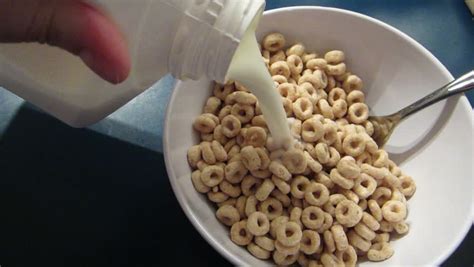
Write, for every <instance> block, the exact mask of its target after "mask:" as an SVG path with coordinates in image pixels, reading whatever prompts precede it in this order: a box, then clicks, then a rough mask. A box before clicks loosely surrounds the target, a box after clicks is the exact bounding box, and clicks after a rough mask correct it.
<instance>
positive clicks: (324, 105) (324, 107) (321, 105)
mask: <svg viewBox="0 0 474 267" xmlns="http://www.w3.org/2000/svg"><path fill="white" fill-rule="evenodd" d="M317 107H318V109H319V112H320V113H321V114H322V115H323V116H324V117H325V118H328V119H331V120H332V119H334V113H333V111H332V108H331V106H330V105H329V103H328V101H327V100H326V99H324V98H323V99H320V100H319V101H318V105H317Z"/></svg>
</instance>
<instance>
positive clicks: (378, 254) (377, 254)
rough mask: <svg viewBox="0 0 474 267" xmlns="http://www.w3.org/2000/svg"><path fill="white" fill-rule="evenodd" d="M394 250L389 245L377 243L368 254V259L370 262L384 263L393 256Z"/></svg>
mask: <svg viewBox="0 0 474 267" xmlns="http://www.w3.org/2000/svg"><path fill="white" fill-rule="evenodd" d="M393 252H394V251H393V248H392V247H391V246H390V244H389V243H386V242H383V243H375V244H373V245H372V246H371V247H370V249H369V251H368V252H367V258H368V259H369V260H370V261H384V260H386V259H388V258H390V257H392V255H393Z"/></svg>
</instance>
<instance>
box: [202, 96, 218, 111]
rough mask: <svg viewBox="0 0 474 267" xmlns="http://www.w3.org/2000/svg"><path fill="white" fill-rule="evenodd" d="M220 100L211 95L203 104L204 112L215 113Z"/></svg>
mask: <svg viewBox="0 0 474 267" xmlns="http://www.w3.org/2000/svg"><path fill="white" fill-rule="evenodd" d="M221 103H222V101H221V100H220V99H219V98H217V97H215V96H211V97H209V98H208V99H207V101H206V105H205V106H204V113H211V114H214V115H216V114H217V112H218V111H219V108H220V106H221Z"/></svg>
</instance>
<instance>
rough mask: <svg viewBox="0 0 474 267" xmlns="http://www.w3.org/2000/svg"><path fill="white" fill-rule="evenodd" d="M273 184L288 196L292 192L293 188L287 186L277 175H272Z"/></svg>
mask: <svg viewBox="0 0 474 267" xmlns="http://www.w3.org/2000/svg"><path fill="white" fill-rule="evenodd" d="M272 182H273V184H275V187H276V188H278V190H279V191H281V192H282V193H283V194H285V195H286V194H288V193H290V191H291V186H290V185H289V184H287V183H286V182H285V181H283V180H282V179H280V178H278V177H277V176H275V175H272Z"/></svg>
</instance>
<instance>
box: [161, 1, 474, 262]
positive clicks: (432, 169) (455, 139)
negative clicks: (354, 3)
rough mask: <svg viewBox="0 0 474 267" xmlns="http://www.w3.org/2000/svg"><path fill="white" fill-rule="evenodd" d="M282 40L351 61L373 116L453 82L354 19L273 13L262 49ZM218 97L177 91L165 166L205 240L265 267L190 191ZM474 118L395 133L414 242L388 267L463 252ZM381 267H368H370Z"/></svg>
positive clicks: (459, 111)
mask: <svg viewBox="0 0 474 267" xmlns="http://www.w3.org/2000/svg"><path fill="white" fill-rule="evenodd" d="M272 31H279V32H282V33H283V34H285V36H286V37H287V40H288V43H289V44H292V43H294V42H296V41H299V42H302V43H303V44H305V46H306V48H307V50H308V51H315V52H317V53H320V54H322V53H324V52H325V51H328V50H332V49H339V50H343V51H345V52H346V64H347V65H348V68H349V70H350V71H351V72H353V73H355V74H357V75H358V76H360V77H361V78H362V80H363V81H364V84H365V86H364V91H365V93H366V101H367V103H368V105H369V106H370V107H371V112H372V113H374V114H380V115H383V114H388V113H391V112H393V111H396V110H398V109H399V108H402V107H404V106H406V105H408V104H410V103H411V102H413V101H415V100H417V99H418V98H420V97H422V96H425V95H427V94H428V93H429V92H431V91H433V90H434V89H436V88H439V87H440V86H441V85H443V84H445V83H447V82H449V81H450V80H452V76H451V75H450V74H449V72H448V71H447V70H446V69H445V67H443V66H442V65H441V64H440V63H439V62H438V60H437V59H436V58H434V57H433V56H432V55H431V54H430V53H429V52H428V51H427V50H426V49H424V48H423V47H422V46H421V45H419V44H417V43H416V42H415V41H413V40H412V39H411V38H409V37H408V36H406V35H404V34H403V33H401V32H399V31H398V30H395V29H394V28H392V27H390V26H387V25H386V24H383V23H381V22H379V21H377V20H374V19H371V18H369V17H367V16H363V15H360V14H356V13H353V12H348V11H343V10H339V9H331V8H321V7H296V8H285V9H280V10H273V11H269V12H266V13H265V15H264V17H263V19H262V21H261V23H260V25H259V28H258V33H257V35H258V37H259V39H260V38H261V37H262V36H264V35H265V34H266V33H269V32H272ZM210 95H211V82H210V81H209V80H206V79H201V80H199V81H185V82H179V83H178V84H177V86H176V88H175V90H174V93H173V97H172V100H171V102H170V103H169V107H168V114H167V121H166V126H165V137H164V142H163V143H164V145H165V153H166V163H167V169H168V173H169V177H170V179H171V184H172V185H173V189H174V191H175V193H176V196H177V198H178V200H179V202H180V204H181V206H182V208H183V209H184V211H185V212H186V214H187V215H188V217H189V219H190V220H191V221H192V223H193V224H194V226H195V227H196V228H197V229H198V230H199V231H200V232H201V234H202V235H203V236H204V238H206V239H207V241H208V242H210V243H211V245H213V246H214V247H215V248H216V249H217V250H218V251H219V252H221V253H222V254H223V255H224V256H225V257H227V258H228V259H229V260H230V261H232V262H233V263H234V264H237V265H251V266H255V265H258V264H260V265H261V264H262V263H263V262H262V261H260V260H257V259H256V258H254V257H252V256H251V255H250V254H249V253H248V252H247V251H246V250H245V249H244V248H241V247H238V246H237V245H235V244H233V243H232V242H231V241H230V239H229V237H228V232H229V230H228V228H227V227H224V226H223V225H221V224H220V223H219V222H218V221H217V219H216V218H215V215H214V213H215V209H214V207H212V206H211V204H210V203H209V202H208V201H207V199H206V197H205V196H204V195H201V194H199V193H197V192H196V191H195V190H194V188H193V186H192V183H191V179H190V175H191V174H190V173H191V169H190V168H189V166H188V164H187V162H186V151H187V149H188V148H189V147H190V146H191V145H194V144H196V143H197V142H198V136H197V135H196V134H195V133H194V132H193V129H192V123H193V120H194V118H195V117H196V116H197V115H198V114H200V113H201V112H202V107H203V105H204V103H205V101H206V100H207V98H208V97H209V96H210ZM471 116H472V114H471V109H470V106H469V104H468V102H467V100H466V99H465V97H464V96H462V97H457V98H452V99H450V100H448V101H444V102H441V103H438V104H436V105H434V106H432V107H430V108H428V109H425V110H423V111H421V112H419V113H418V114H416V115H414V116H413V117H411V118H409V119H408V120H406V121H404V122H403V124H402V125H400V126H399V128H398V129H397V130H396V131H395V133H394V135H393V136H392V138H391V140H390V142H389V144H388V145H387V146H386V149H387V150H388V152H389V153H390V157H391V158H392V159H393V160H394V161H395V162H397V163H398V164H400V165H401V168H402V170H403V171H404V172H405V173H407V174H409V175H411V176H413V178H414V179H415V181H416V183H417V192H416V194H415V195H414V197H413V198H412V199H411V200H410V201H409V216H408V219H407V221H408V222H409V224H410V232H409V234H408V235H406V236H405V237H403V238H401V239H399V240H397V241H395V242H393V243H392V245H393V246H394V249H395V254H394V256H393V257H392V258H390V259H389V260H388V261H386V262H384V264H389V265H426V264H428V265H431V264H437V263H440V261H442V260H444V259H445V258H446V257H447V256H449V255H450V254H451V253H452V251H453V250H454V249H455V248H456V247H457V245H458V244H459V242H460V241H461V240H462V238H463V237H464V235H465V234H466V232H467V230H468V229H469V226H470V224H471V222H472V215H471V211H472V204H473V203H472V188H473V184H472V177H473V170H472V167H471V165H472V162H473V155H472V147H473V144H472V136H473V127H472V119H471ZM374 264H375V263H363V264H362V265H363V266H369V265H374Z"/></svg>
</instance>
